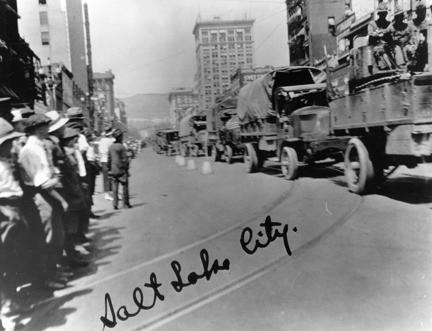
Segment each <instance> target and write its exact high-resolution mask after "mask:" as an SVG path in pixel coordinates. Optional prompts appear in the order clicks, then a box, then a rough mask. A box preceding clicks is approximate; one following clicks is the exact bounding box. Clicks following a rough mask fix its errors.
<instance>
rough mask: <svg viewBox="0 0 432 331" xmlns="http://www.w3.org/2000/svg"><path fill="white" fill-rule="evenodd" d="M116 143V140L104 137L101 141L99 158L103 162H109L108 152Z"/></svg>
mask: <svg viewBox="0 0 432 331" xmlns="http://www.w3.org/2000/svg"><path fill="white" fill-rule="evenodd" d="M113 143H114V138H109V137H102V138H101V139H100V140H99V157H100V161H101V162H108V150H109V147H110V146H111V145H112V144H113Z"/></svg>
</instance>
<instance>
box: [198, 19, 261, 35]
mask: <svg viewBox="0 0 432 331" xmlns="http://www.w3.org/2000/svg"><path fill="white" fill-rule="evenodd" d="M254 23H255V19H238V20H222V19H213V20H209V21H197V22H195V26H194V28H193V30H192V34H193V35H195V34H196V31H197V29H199V28H204V27H209V28H211V27H219V26H224V27H225V26H227V25H230V24H231V25H253V24H254Z"/></svg>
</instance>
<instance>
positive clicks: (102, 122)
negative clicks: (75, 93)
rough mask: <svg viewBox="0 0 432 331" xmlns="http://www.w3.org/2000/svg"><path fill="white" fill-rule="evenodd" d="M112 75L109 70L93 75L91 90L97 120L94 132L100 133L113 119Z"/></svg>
mask: <svg viewBox="0 0 432 331" xmlns="http://www.w3.org/2000/svg"><path fill="white" fill-rule="evenodd" d="M114 78H115V76H114V74H113V73H112V71H111V70H108V71H106V72H103V73H99V72H95V73H93V89H94V92H93V93H94V97H93V100H94V101H95V105H96V112H97V118H95V125H96V130H97V131H99V132H101V131H102V130H104V129H105V128H106V127H109V126H111V125H112V124H113V120H114V119H115V111H114V109H115V101H114V99H115V98H114Z"/></svg>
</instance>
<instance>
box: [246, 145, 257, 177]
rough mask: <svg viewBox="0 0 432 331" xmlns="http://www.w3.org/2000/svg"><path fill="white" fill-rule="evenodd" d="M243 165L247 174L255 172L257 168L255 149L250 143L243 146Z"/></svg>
mask: <svg viewBox="0 0 432 331" xmlns="http://www.w3.org/2000/svg"><path fill="white" fill-rule="evenodd" d="M243 160H244V163H245V165H246V170H247V172H248V173H251V172H255V171H256V170H257V167H258V158H257V154H256V151H255V148H254V147H253V146H252V144H251V143H247V144H246V145H245V153H244V158H243Z"/></svg>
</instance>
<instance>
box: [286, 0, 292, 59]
mask: <svg viewBox="0 0 432 331" xmlns="http://www.w3.org/2000/svg"><path fill="white" fill-rule="evenodd" d="M289 2H290V0H285V4H286V12H287V44H288V66H290V65H291V57H290V40H289V18H290V14H289V8H290V7H289Z"/></svg>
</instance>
